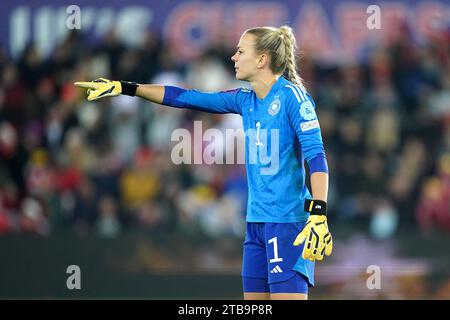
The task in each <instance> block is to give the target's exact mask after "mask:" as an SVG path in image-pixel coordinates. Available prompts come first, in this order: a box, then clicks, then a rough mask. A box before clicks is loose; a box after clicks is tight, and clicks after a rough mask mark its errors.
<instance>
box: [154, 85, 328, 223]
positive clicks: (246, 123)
mask: <svg viewBox="0 0 450 320" xmlns="http://www.w3.org/2000/svg"><path fill="white" fill-rule="evenodd" d="M165 89H166V90H165V95H164V100H163V104H164V105H169V106H173V107H178V108H190V109H195V110H201V111H206V112H212V113H236V114H240V115H241V116H242V121H243V127H244V132H245V137H246V139H245V162H246V163H245V165H246V169H247V182H248V189H249V190H248V202H247V215H246V220H247V222H275V223H290V222H303V221H305V220H307V218H308V213H307V212H305V211H304V201H305V199H311V195H310V192H309V190H308V188H307V186H306V184H305V167H304V162H305V160H306V162H307V163H309V164H311V162H312V161H313V159H316V158H320V157H321V158H322V159H324V157H325V152H324V148H323V143H322V136H321V133H320V126H319V122H318V119H317V116H316V112H315V104H314V101H313V99H312V98H311V96H310V95H309V94H308V93H307V92H306V91H305V90H304V89H302V88H301V87H300V86H297V85H294V84H293V83H292V82H290V81H288V80H287V79H285V78H284V77H280V78H279V79H278V80H277V81H276V82H275V84H274V85H273V86H272V88H271V90H270V92H269V93H268V94H267V95H266V97H265V98H264V99H259V98H258V97H257V96H256V94H255V92H254V91H253V90H249V89H244V88H240V89H235V90H229V91H222V92H214V93H204V92H200V91H197V90H185V89H182V88H178V87H168V86H166V87H165ZM310 167H311V166H310ZM327 170H328V169H327V168H326V161H325V168H323V170H321V169H319V170H316V171H325V172H327Z"/></svg>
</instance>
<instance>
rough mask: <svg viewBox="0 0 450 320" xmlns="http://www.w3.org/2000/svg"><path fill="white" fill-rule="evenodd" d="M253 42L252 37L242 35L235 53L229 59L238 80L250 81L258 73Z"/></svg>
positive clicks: (253, 38)
mask: <svg viewBox="0 0 450 320" xmlns="http://www.w3.org/2000/svg"><path fill="white" fill-rule="evenodd" d="M254 41H255V36H254V35H252V34H243V35H242V37H241V39H240V40H239V44H238V45H237V51H236V53H235V54H234V55H233V56H232V57H231V60H233V62H234V70H235V72H236V79H238V80H243V81H250V80H251V79H252V78H253V77H254V76H255V75H256V73H257V71H258V68H257V66H258V55H257V54H256V52H255V49H254Z"/></svg>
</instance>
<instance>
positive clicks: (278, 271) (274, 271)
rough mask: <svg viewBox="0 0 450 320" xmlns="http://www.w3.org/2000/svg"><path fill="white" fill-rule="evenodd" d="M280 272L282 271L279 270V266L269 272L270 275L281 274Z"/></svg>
mask: <svg viewBox="0 0 450 320" xmlns="http://www.w3.org/2000/svg"><path fill="white" fill-rule="evenodd" d="M281 272H283V270H281V268H280V266H279V265H276V266H275V268H273V269H272V270H270V273H281Z"/></svg>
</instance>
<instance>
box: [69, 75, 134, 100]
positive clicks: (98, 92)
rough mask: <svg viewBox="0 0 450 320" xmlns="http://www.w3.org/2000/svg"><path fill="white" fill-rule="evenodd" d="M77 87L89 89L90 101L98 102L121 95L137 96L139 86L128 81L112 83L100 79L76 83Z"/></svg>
mask: <svg viewBox="0 0 450 320" xmlns="http://www.w3.org/2000/svg"><path fill="white" fill-rule="evenodd" d="M74 84H75V85H76V86H78V87H81V88H87V89H88V90H87V94H88V97H87V99H88V101H93V100H97V99H100V98H104V97H115V96H118V95H119V94H126V95H129V96H135V95H136V89H137V87H138V84H137V83H135V82H128V81H111V80H108V79H105V78H98V79H95V80H93V81H88V82H82V81H79V82H75V83H74Z"/></svg>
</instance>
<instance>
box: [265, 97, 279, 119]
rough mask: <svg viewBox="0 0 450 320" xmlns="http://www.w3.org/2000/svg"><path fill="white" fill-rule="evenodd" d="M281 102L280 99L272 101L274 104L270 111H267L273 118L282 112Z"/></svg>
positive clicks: (271, 105)
mask: <svg viewBox="0 0 450 320" xmlns="http://www.w3.org/2000/svg"><path fill="white" fill-rule="evenodd" d="M280 107H281V102H280V100H278V99H275V100H273V101H272V103H271V104H270V106H269V109H268V110H267V111H268V112H269V114H270V115H271V116H274V115H276V114H277V113H278V111H280Z"/></svg>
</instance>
